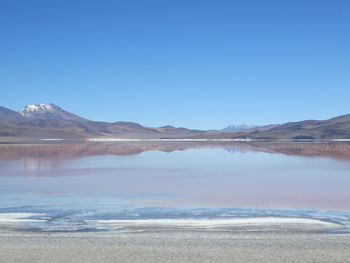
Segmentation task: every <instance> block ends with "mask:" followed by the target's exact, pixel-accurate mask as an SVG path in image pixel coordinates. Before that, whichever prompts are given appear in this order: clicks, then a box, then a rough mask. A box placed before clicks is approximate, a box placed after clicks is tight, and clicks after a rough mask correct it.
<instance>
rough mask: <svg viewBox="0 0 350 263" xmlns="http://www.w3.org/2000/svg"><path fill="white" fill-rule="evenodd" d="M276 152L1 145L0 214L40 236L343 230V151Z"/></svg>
mask: <svg viewBox="0 0 350 263" xmlns="http://www.w3.org/2000/svg"><path fill="white" fill-rule="evenodd" d="M283 147H284V148H283V151H281V150H280V151H272V150H271V149H269V148H268V147H265V148H264V147H260V146H259V147H247V146H246V145H244V144H243V145H241V144H240V145H237V144H220V145H201V144H199V145H198V144H195V145H193V144H185V145H184V144H181V145H179V144H176V143H175V144H169V143H168V144H166V143H164V144H162V145H156V144H148V145H147V144H146V145H137V144H132V145H128V144H122V145H120V144H118V143H115V144H92V145H82V144H80V145H76V146H75V145H69V144H66V145H25V146H13V145H9V146H6V147H4V146H3V148H2V149H1V151H0V213H2V214H5V213H33V215H32V216H31V217H30V218H32V219H34V220H33V222H32V223H28V224H27V225H26V228H28V229H38V230H43V231H78V230H79V231H80V230H84V231H89V230H106V229H108V227H107V226H105V225H101V224H97V223H96V222H97V221H98V220H100V221H101V220H113V219H131V220H132V219H183V218H206V219H208V218H209V219H210V218H241V217H260V216H261V217H262V216H277V217H303V218H318V219H324V220H327V221H335V222H338V223H341V224H343V225H344V226H346V227H345V228H346V229H348V227H347V226H348V225H350V224H349V222H350V212H349V211H350V191H349V186H350V161H349V160H348V159H347V158H346V157H347V156H346V154H345V157H344V156H343V155H342V158H338V157H337V156H338V155H334V156H336V157H334V156H330V155H329V154H322V153H323V152H324V150H323V148H322V150H319V151H318V150H317V151H316V153H315V151H313V152H311V154H310V153H309V151H306V150H305V151H304V152H306V153H308V154H305V153H304V152H300V151H299V152H297V153H294V152H295V151H292V153H293V154H290V153H286V150H285V149H287V148H288V147H287V148H286V147H285V146H283ZM303 149H307V147H306V148H305V147H304V146H303ZM316 149H318V148H316ZM320 153H321V154H320ZM36 220H37V221H36ZM94 220H95V221H94Z"/></svg>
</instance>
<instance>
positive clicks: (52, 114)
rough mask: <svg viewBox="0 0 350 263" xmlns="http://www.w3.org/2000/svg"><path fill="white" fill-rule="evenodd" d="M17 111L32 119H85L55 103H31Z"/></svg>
mask: <svg viewBox="0 0 350 263" xmlns="http://www.w3.org/2000/svg"><path fill="white" fill-rule="evenodd" d="M19 113H20V114H21V115H22V116H24V117H26V118H32V119H49V120H59V121H82V120H86V119H84V118H82V117H79V116H77V115H75V114H73V113H70V112H68V111H65V110H63V109H61V108H60V107H58V106H57V105H55V104H52V103H51V104H32V105H28V106H25V107H24V108H23V109H22V110H20V111H19Z"/></svg>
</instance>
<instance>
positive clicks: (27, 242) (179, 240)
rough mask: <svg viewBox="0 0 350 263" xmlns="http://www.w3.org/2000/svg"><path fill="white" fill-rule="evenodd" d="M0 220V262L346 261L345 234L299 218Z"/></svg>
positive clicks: (349, 245)
mask: <svg viewBox="0 0 350 263" xmlns="http://www.w3.org/2000/svg"><path fill="white" fill-rule="evenodd" d="M30 215H32V214H29V213H21V214H19V213H15V214H2V216H1V217H0V219H1V220H0V262H9V263H12V262H16V263H21V262H39V263H40V262H53V263H55V262H65V263H67V262H87V263H89V262H332V263H334V262H350V234H345V233H337V234H336V233H325V230H332V229H333V230H336V229H341V228H342V226H341V225H340V224H337V223H333V222H326V221H320V220H315V219H304V218H272V217H266V218H248V219H230V220H188V219H183V220H136V221H135V220H132V221H130V220H110V221H109V223H110V226H111V227H112V228H111V229H113V231H106V232H43V231H29V230H23V229H22V228H21V226H23V224H26V223H28V222H30V221H31V219H28V218H27V217H28V216H30Z"/></svg>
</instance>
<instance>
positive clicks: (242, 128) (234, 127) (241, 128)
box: [223, 124, 259, 131]
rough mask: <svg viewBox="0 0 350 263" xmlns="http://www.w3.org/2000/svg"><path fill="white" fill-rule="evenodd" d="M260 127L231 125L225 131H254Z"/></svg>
mask: <svg viewBox="0 0 350 263" xmlns="http://www.w3.org/2000/svg"><path fill="white" fill-rule="evenodd" d="M257 127H259V126H258V125H246V124H241V125H229V126H227V127H226V128H224V129H223V130H224V131H247V130H253V129H254V128H257Z"/></svg>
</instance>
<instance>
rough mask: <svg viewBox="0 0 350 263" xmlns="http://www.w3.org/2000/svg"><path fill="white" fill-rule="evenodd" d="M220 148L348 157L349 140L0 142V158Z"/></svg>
mask: <svg viewBox="0 0 350 263" xmlns="http://www.w3.org/2000/svg"><path fill="white" fill-rule="evenodd" d="M200 148H206V149H214V148H222V149H224V150H225V151H227V152H230V153H247V152H253V151H255V152H265V153H271V154H286V155H299V156H326V157H332V158H337V159H343V160H350V144H349V143H280V142H278V143H277V142H275V143H273V142H229V143H228V142H222V143H220V142H157V143H153V142H136V143H135V142H127V143H126V142H114V143H88V144H86V143H80V144H78V143H76V144H40V145H35V144H30V145H25V144H21V145H15V144H13V145H0V161H1V160H19V159H23V160H24V163H25V165H24V166H25V167H26V168H25V169H27V170H45V169H51V168H52V165H53V164H52V163H53V162H51V160H54V163H57V161H59V160H67V159H71V158H81V157H87V156H95V155H136V154H140V153H143V152H146V151H162V152H173V151H179V150H187V149H200Z"/></svg>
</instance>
